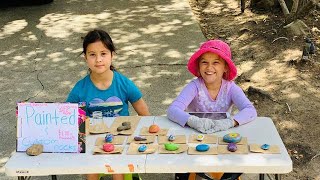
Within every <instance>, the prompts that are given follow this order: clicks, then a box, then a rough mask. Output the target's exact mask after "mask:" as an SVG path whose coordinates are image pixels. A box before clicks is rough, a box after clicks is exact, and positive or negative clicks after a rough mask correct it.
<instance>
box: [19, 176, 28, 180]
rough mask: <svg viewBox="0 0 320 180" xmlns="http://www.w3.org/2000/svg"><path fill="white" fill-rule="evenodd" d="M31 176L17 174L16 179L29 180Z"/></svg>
mask: <svg viewBox="0 0 320 180" xmlns="http://www.w3.org/2000/svg"><path fill="white" fill-rule="evenodd" d="M29 179H31V176H18V180H29Z"/></svg>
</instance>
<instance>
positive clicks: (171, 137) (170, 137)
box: [168, 134, 176, 141]
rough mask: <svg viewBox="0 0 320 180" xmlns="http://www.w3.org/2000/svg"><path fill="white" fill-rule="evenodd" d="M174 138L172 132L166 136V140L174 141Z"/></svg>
mask: <svg viewBox="0 0 320 180" xmlns="http://www.w3.org/2000/svg"><path fill="white" fill-rule="evenodd" d="M175 139H176V137H175V136H174V135H172V134H171V135H170V136H169V137H168V141H174V140H175Z"/></svg>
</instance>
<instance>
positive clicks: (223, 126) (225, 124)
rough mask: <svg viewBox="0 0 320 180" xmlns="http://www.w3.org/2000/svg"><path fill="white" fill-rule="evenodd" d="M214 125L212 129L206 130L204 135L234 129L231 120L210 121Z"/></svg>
mask: <svg viewBox="0 0 320 180" xmlns="http://www.w3.org/2000/svg"><path fill="white" fill-rule="evenodd" d="M211 121H212V123H213V124H214V125H213V127H212V128H211V129H209V130H207V131H206V132H205V133H207V134H212V133H214V132H217V131H224V130H227V129H229V128H232V127H234V125H235V124H234V122H236V121H234V120H233V119H219V120H211Z"/></svg>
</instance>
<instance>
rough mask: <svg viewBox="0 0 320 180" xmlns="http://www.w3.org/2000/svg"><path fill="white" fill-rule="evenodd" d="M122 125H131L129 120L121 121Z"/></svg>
mask: <svg viewBox="0 0 320 180" xmlns="http://www.w3.org/2000/svg"><path fill="white" fill-rule="evenodd" d="M122 126H131V122H128V121H126V122H123V123H122Z"/></svg>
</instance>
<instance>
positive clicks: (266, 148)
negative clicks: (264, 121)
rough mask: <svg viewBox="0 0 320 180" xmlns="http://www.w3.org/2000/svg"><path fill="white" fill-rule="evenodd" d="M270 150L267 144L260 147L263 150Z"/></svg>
mask: <svg viewBox="0 0 320 180" xmlns="http://www.w3.org/2000/svg"><path fill="white" fill-rule="evenodd" d="M269 148H270V145H269V144H263V145H262V146H261V149H263V150H268V149H269Z"/></svg>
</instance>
